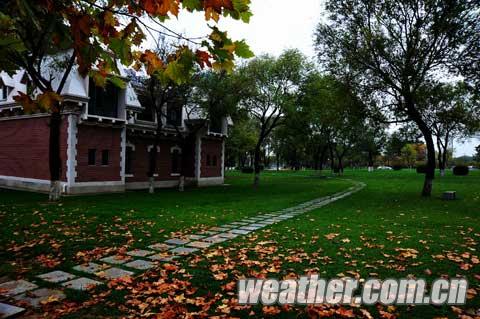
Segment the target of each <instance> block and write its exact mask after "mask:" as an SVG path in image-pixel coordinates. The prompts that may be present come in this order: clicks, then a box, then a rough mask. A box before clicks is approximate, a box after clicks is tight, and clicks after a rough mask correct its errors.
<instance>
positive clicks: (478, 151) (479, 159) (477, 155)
mask: <svg viewBox="0 0 480 319" xmlns="http://www.w3.org/2000/svg"><path fill="white" fill-rule="evenodd" d="M475 152H476V153H475V157H474V158H475V161H476V162H477V163H480V145H477V147H475Z"/></svg>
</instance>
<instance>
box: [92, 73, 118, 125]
mask: <svg viewBox="0 0 480 319" xmlns="http://www.w3.org/2000/svg"><path fill="white" fill-rule="evenodd" d="M119 92H120V90H119V88H118V87H116V86H115V85H113V84H112V83H111V82H108V81H107V84H106V85H105V87H99V86H96V85H95V81H93V79H90V81H89V89H88V95H89V98H90V101H89V102H88V113H89V114H92V115H99V116H105V117H113V118H116V117H117V116H118V114H117V113H118V112H117V111H118V95H119Z"/></svg>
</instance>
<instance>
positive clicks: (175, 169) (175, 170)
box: [172, 150, 181, 174]
mask: <svg viewBox="0 0 480 319" xmlns="http://www.w3.org/2000/svg"><path fill="white" fill-rule="evenodd" d="M180 160H181V156H180V151H179V150H173V151H172V174H180V166H181V162H180Z"/></svg>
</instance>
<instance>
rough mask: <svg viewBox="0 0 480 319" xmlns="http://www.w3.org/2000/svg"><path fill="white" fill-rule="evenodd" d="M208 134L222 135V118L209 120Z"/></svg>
mask: <svg viewBox="0 0 480 319" xmlns="http://www.w3.org/2000/svg"><path fill="white" fill-rule="evenodd" d="M209 129H210V132H213V133H222V118H221V117H213V118H211V119H210V126H209Z"/></svg>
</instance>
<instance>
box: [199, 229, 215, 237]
mask: <svg viewBox="0 0 480 319" xmlns="http://www.w3.org/2000/svg"><path fill="white" fill-rule="evenodd" d="M199 234H201V235H208V236H210V235H216V234H218V232H216V231H211V230H204V231H201V232H199Z"/></svg>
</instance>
